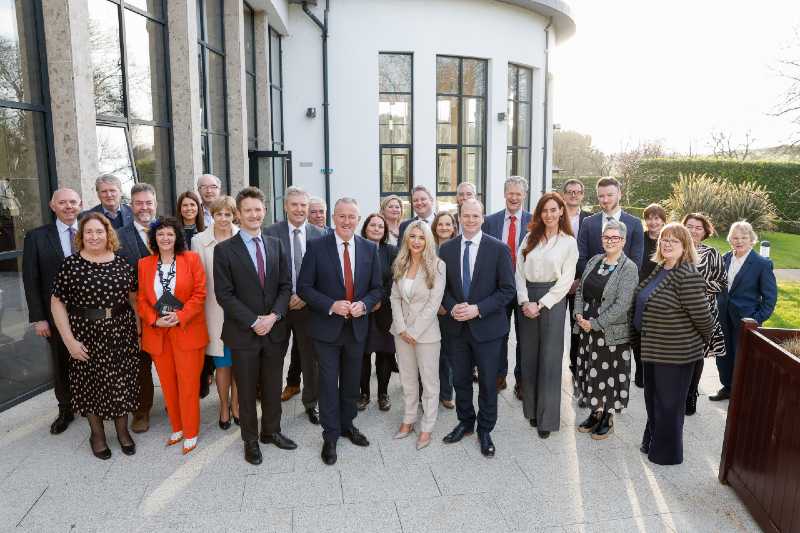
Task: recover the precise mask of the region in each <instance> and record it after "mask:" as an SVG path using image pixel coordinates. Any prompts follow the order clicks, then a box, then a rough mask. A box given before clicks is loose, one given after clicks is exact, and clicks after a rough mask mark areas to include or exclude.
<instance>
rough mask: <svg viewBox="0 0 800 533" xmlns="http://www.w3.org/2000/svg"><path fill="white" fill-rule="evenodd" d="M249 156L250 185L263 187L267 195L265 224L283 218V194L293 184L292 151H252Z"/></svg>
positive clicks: (262, 189)
mask: <svg viewBox="0 0 800 533" xmlns="http://www.w3.org/2000/svg"><path fill="white" fill-rule="evenodd" d="M249 156H250V185H251V186H253V187H258V188H259V189H261V191H262V192H263V193H264V196H266V197H267V215H266V216H265V217H264V224H266V225H268V224H272V223H273V222H276V221H278V220H283V219H284V213H283V195H284V192H285V191H286V188H287V187H289V186H290V185H291V184H292V152H291V151H252V152H249Z"/></svg>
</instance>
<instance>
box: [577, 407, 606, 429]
mask: <svg viewBox="0 0 800 533" xmlns="http://www.w3.org/2000/svg"><path fill="white" fill-rule="evenodd" d="M602 416H603V413H602V412H598V411H592V412H591V413H589V416H588V417H587V418H586V420H584V421H583V422H581V423H580V425H578V431H579V432H580V433H591V432H592V431H594V428H595V427H597V424H599V423H600V418H602Z"/></svg>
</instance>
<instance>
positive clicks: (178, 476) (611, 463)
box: [0, 350, 759, 533]
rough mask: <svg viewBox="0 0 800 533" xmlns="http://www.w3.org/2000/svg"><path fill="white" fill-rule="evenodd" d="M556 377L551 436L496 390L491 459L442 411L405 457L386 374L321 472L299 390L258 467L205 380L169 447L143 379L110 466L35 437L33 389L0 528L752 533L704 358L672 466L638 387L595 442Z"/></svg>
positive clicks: (78, 440) (10, 438) (38, 410)
mask: <svg viewBox="0 0 800 533" xmlns="http://www.w3.org/2000/svg"><path fill="white" fill-rule="evenodd" d="M509 353H512V354H513V350H509ZM511 368H512V369H513V364H512V365H511ZM567 373H568V371H567V370H566V367H565V372H564V382H563V387H562V389H563V396H562V410H561V420H562V422H561V431H560V432H558V433H553V434H552V436H551V437H550V438H549V439H547V440H541V439H539V438H538V436H537V435H536V431H535V430H534V429H533V428H531V427H530V426H529V425H528V421H527V420H525V419H524V418H523V417H522V408H521V405H520V402H518V401H517V400H516V399H515V398H514V396H513V392H512V390H511V386H510V387H509V389H508V390H506V391H503V392H502V394H501V397H500V399H499V420H498V424H497V428H496V429H495V431H494V432H493V438H494V441H495V445H496V447H497V456H496V457H495V458H493V459H486V458H484V457H483V456H481V454H480V449H479V446H478V443H477V441H476V439H475V437H469V438H465V439H464V440H463V441H462V442H460V443H458V444H454V445H449V446H447V445H444V444H443V443H442V442H441V439H442V437H443V436H444V435H445V434H446V433H447V432H448V431H449V430H450V429H451V428H452V427H453V426H454V425H455V424H456V422H457V420H456V416H455V412H454V411H449V410H447V409H444V408H440V410H439V420H438V423H437V426H436V429H435V431H434V435H433V436H434V441H433V443H432V444H431V445H430V446H429V447H428V448H426V449H423V450H421V451H417V450H416V449H415V446H414V440H415V439H414V438H408V439H405V440H399V441H398V440H393V439H392V435H393V433H394V432H395V431H396V429H397V427H398V425H399V424H400V421H401V412H402V411H401V402H402V398H401V390H400V385H399V380H398V377H397V376H396V375H394V376H393V377H392V380H391V383H390V387H389V392H390V395H391V398H392V402H393V406H392V409H391V410H390V411H389V412H381V411H379V410H378V407H377V405H376V403H375V402H374V401H373V402H372V403H371V404H370V405H369V408H368V409H367V410H366V411H365V412H363V413H360V414H359V416H358V418H357V419H356V425H357V426H358V427H359V429H361V430H362V431H363V432H364V433H365V434H366V435H367V436H368V437H369V439H370V441H371V445H370V446H369V448H366V449H363V448H357V447H355V446H353V445H352V444H350V442H349V441H347V440H344V439H343V440H342V441H340V444H339V447H338V450H339V461H338V463H337V464H336V465H335V466H333V467H328V466H325V465H323V464H322V461H321V460H320V458H319V452H320V449H321V444H322V440H321V435H320V429H319V428H318V427H317V426H312V425H311V424H309V423H308V421H307V419H306V417H305V415H304V413H303V407H302V404H301V403H300V400H299V397H295V398H294V399H292V400H290V401H289V402H285V403H284V404H283V408H284V412H283V431H284V432H285V433H286V434H287V435H288V436H290V437H291V438H293V439H295V440H296V441H297V443H298V444H299V448H298V449H297V450H296V451H292V452H287V451H281V450H278V449H277V448H275V447H274V446H263V445H262V451H263V453H264V463H263V464H262V465H261V466H259V467H254V466H251V465H249V464H247V463H245V461H244V459H243V455H242V444H241V440H240V437H239V434H238V432H237V431H236V429H235V428H236V426H233V427H232V428H231V429H230V430H228V431H222V430H220V429H219V428H218V426H217V399H216V393H215V391H214V389H213V388H212V393H211V395H210V396H209V397H208V398H206V399H205V400H204V401H203V402H202V424H203V425H202V428H201V433H200V441H199V447H198V449H197V450H195V451H194V452H192V453H191V454H189V455H188V456H186V457H184V456H182V455H181V450H180V447H179V446H176V447H172V448H166V447H165V441H166V439H167V436H168V434H169V426H168V423H167V420H166V417H165V416H164V414H163V413H164V411H163V400H162V397H161V394H160V392H159V391H158V389H157V391H156V406H155V408H154V410H153V413H154V415H153V418H152V426H151V429H150V431H149V432H148V433H146V434H144V435H138V436H136V435H135V436H134V438H135V439H136V443H137V446H138V453H137V454H136V455H135V456H133V457H126V456H125V455H123V454H122V453H121V452H120V450H119V445H118V444H117V442H116V437H115V436H114V433H113V426H112V425H111V424H107V425H108V427H107V433H108V442H109V445H110V446H111V450H112V452H113V453H114V455H113V457H112V459H111V460H109V461H100V460H98V459H95V458H94V457H93V456H92V455H91V453H90V449H89V443H88V436H89V428H88V424H86V422H85V421H84V420H80V419H79V420H77V421H76V422H75V423H74V424H72V425H71V426H70V428H69V430H67V431H66V432H65V433H63V434H62V435H58V436H51V435H50V434H49V433H48V428H49V425H50V422H51V421H52V419H53V418H54V416H55V409H54V405H55V404H54V399H53V394H52V392H48V393H45V394H42V395H40V396H38V397H36V398H34V399H32V400H29V401H27V402H25V403H23V404H21V405H19V406H17V407H14V408H13V409H10V410H8V411H6V412H4V413H1V414H0V502H2V503H1V504H0V531H12V530H30V531H48V532H50V531H63V532H67V531H121V532H127V531H142V532H148V533H152V532H160V531H165V532H166V531H170V532H175V531H203V532H206V531H259V532H264V531H270V532H306V531H307V532H314V533H319V532H327V531H330V532H337V531H341V532H344V531H354V532H373V531H374V532H382V533H383V532H401V533H415V532H437V531H448V532H457V533H463V532H472V531H474V532H481V533H486V532H506V531H509V532H510V531H515V532H516V531H528V532H534V531H535V532H569V533H572V532H606V531H608V532H612V531H613V532H620V531H622V532H627V531H648V532H650V531H653V532H656V531H657V532H662V531H663V532H672V531H679V532H684V531H701V532H714V531H719V532H731V531H759V528H758V526H757V525H756V523H755V522H754V520H753V519H752V518H751V517H750V515H749V514H748V512H747V510H746V509H745V508H744V506H743V505H742V504H741V503H740V501H739V500H738V498H737V497H736V495H735V494H734V492H733V491H732V490H731V489H730V488H729V487H727V486H724V485H721V484H720V483H719V481H718V480H717V473H718V469H719V457H720V452H721V447H722V436H723V431H724V426H725V416H726V408H727V402H722V403H721V404H720V403H713V402H710V401H708V399H707V395H708V394H709V393H712V392H714V391H715V390H716V389H717V387H718V381H717V374H716V368H715V365H714V364H713V362H710V364H707V365H706V367H705V373H704V376H703V380H702V382H701V392H702V394H703V396H701V398H700V401H699V407H698V414H697V415H696V416H693V417H687V420H686V429H685V437H684V438H685V446H686V460H685V462H684V464H682V465H680V466H670V467H663V466H658V465H653V464H651V463H649V462H648V461H647V458H646V457H645V456H644V455H642V454H641V453H640V452H639V450H638V445H639V442H640V439H641V434H642V429H643V427H644V422H645V410H644V403H643V396H642V391H641V390H640V389H633V390H632V391H631V400H630V407H629V409H627V410H626V411H625V412H624V413H623V414H622V415H619V416H617V417H616V428H615V431H614V434H613V435H612V436H611V437H610V438H609V439H607V440H605V441H593V440H592V439H591V438H589V436H587V435H583V434H580V433H577V432H576V431H575V426H576V424H577V423H578V422H580V421H581V420H582V419H583V418H584V417H585V416H586V414H585V413H584V412H583V411H582V410H579V409H577V408H576V405H575V402H574V400H573V398H572V397H571V395H570V394H571V385H570V384H569V381H568V379H567ZM509 382H510V383H511V384H512V385H513V377H511V376H510V379H509ZM374 388H375V381H374V377H373V390H374ZM476 397H477V387H476Z"/></svg>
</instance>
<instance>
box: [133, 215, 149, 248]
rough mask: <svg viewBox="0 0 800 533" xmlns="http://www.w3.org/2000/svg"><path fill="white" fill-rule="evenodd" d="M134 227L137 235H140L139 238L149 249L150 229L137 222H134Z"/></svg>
mask: <svg viewBox="0 0 800 533" xmlns="http://www.w3.org/2000/svg"><path fill="white" fill-rule="evenodd" d="M133 227H134V228H136V233H138V234H139V237H140V238H141V239H142V242H143V243H144V245H145V246H147V247H149V246H150V239H149V237H148V233H147V232H148V231H149V229H148V228H145V227H144V226H142V225H141V224H139V223H138V222H136V221H135V220H134V221H133Z"/></svg>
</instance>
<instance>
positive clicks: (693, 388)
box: [687, 359, 705, 400]
mask: <svg viewBox="0 0 800 533" xmlns="http://www.w3.org/2000/svg"><path fill="white" fill-rule="evenodd" d="M704 366H705V360H703V359H698V360H697V362H696V363H695V364H694V372H693V373H692V382H691V383H690V384H689V393H688V396H689V397H691V396H693V395H694V396H696V395H697V394H698V392H697V389H698V388H699V387H700V378H701V377H702V375H703V367H704ZM687 400H688V398H687Z"/></svg>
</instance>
